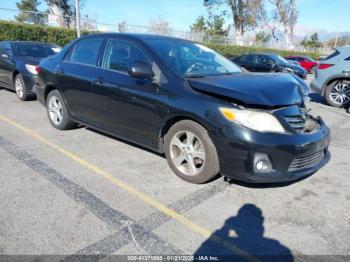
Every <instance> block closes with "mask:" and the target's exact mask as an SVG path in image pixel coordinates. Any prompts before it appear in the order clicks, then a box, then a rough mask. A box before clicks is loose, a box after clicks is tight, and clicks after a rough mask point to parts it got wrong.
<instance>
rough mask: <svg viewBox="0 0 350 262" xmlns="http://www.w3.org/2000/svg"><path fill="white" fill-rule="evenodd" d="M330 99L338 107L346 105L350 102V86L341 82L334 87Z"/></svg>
mask: <svg viewBox="0 0 350 262" xmlns="http://www.w3.org/2000/svg"><path fill="white" fill-rule="evenodd" d="M330 99H331V100H332V102H333V103H335V104H337V105H340V106H341V105H345V104H347V103H349V101H350V85H349V84H345V83H344V82H342V81H340V82H338V83H337V84H336V85H334V86H333V88H332V89H331V92H330Z"/></svg>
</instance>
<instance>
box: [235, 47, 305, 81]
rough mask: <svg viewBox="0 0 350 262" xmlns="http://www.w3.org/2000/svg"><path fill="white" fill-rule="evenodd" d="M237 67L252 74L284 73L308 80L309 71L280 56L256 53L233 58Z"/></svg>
mask: <svg viewBox="0 0 350 262" xmlns="http://www.w3.org/2000/svg"><path fill="white" fill-rule="evenodd" d="M231 60H232V61H233V62H234V63H236V64H237V65H239V66H241V67H244V68H245V69H247V70H248V71H250V72H284V73H292V74H295V75H297V76H299V77H301V78H306V75H307V71H306V70H305V69H304V68H302V67H301V66H299V65H295V64H292V63H290V62H288V61H287V60H286V59H284V58H283V57H281V56H280V55H278V54H274V53H256V54H245V55H241V56H237V57H234V58H231Z"/></svg>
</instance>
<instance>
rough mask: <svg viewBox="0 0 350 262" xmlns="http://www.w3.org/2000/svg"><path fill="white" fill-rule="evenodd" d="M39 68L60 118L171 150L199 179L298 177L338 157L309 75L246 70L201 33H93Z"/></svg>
mask: <svg viewBox="0 0 350 262" xmlns="http://www.w3.org/2000/svg"><path fill="white" fill-rule="evenodd" d="M37 71H38V72H39V73H38V79H37V84H36V89H37V96H38V99H39V101H41V103H43V104H44V105H45V106H46V108H47V113H48V118H49V120H50V122H51V124H52V125H53V126H54V127H55V128H58V129H69V128H72V127H74V126H75V125H76V124H77V123H78V124H83V125H86V126H89V127H91V128H93V129H97V130H100V131H102V132H105V133H107V134H110V135H112V136H115V137H118V138H121V139H123V140H125V141H130V142H132V143H134V144H138V145H141V146H142V147H145V148H150V149H151V150H154V151H157V152H159V153H162V154H163V153H164V154H165V156H166V158H167V160H168V163H169V166H170V167H171V169H172V170H173V171H174V173H175V174H176V175H178V176H179V177H180V178H182V179H184V180H186V181H189V182H192V183H204V182H207V181H210V180H211V179H213V178H214V177H215V176H217V175H219V174H220V175H222V176H225V177H229V178H233V179H237V180H242V181H248V182H256V183H270V182H282V181H291V180H296V179H298V178H301V177H303V176H307V175H310V174H312V173H314V172H316V171H317V170H318V169H320V168H321V167H322V166H324V165H325V164H326V163H327V162H328V160H329V158H330V154H329V151H328V145H329V137H330V135H329V129H328V127H327V126H326V125H325V123H324V122H323V121H322V119H321V118H320V117H314V116H312V115H310V114H309V113H308V112H309V111H308V110H307V108H306V106H305V103H304V98H305V96H306V94H307V87H306V85H305V84H304V82H303V81H302V80H300V79H299V78H298V77H296V76H293V75H289V74H281V73H277V74H253V73H247V72H244V71H242V70H241V69H240V68H239V67H238V66H237V65H235V64H234V63H232V62H231V61H229V60H228V59H226V58H224V57H223V56H221V55H219V54H218V53H216V52H214V51H213V50H211V49H209V48H207V47H205V46H203V45H201V44H198V43H194V42H190V41H186V40H181V39H176V38H170V37H163V36H155V35H140V34H136V35H135V34H97V35H90V36H87V37H82V38H79V39H77V40H76V41H74V42H72V43H71V44H69V45H67V46H66V47H65V48H64V49H63V50H62V51H61V52H60V53H59V54H57V55H55V56H53V57H50V58H47V59H45V60H43V61H42V62H41V63H40V66H39V67H38V68H37ZM81 142H82V143H84V141H81ZM116 150H118V148H116ZM111 157H113V156H111ZM154 169H155V171H156V170H157V167H156V166H155V167H154Z"/></svg>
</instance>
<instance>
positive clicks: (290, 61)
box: [287, 59, 299, 65]
mask: <svg viewBox="0 0 350 262" xmlns="http://www.w3.org/2000/svg"><path fill="white" fill-rule="evenodd" d="M287 61H288V62H289V63H291V64H294V65H299V63H298V62H297V61H294V60H289V59H287Z"/></svg>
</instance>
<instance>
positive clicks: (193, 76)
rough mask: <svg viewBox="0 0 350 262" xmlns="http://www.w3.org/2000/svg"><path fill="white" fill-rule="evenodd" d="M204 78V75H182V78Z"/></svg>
mask: <svg viewBox="0 0 350 262" xmlns="http://www.w3.org/2000/svg"><path fill="white" fill-rule="evenodd" d="M203 77H206V75H200V74H186V75H184V78H203Z"/></svg>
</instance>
